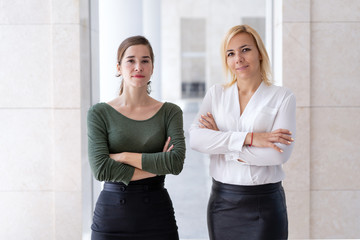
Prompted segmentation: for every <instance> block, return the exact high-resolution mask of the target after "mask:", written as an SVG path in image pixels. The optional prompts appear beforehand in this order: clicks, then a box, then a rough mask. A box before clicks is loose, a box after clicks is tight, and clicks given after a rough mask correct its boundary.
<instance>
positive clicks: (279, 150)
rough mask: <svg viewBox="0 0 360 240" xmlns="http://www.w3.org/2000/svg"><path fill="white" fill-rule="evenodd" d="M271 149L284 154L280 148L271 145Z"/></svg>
mask: <svg viewBox="0 0 360 240" xmlns="http://www.w3.org/2000/svg"><path fill="white" fill-rule="evenodd" d="M271 147H272V148H273V149H275V150H276V151H278V152H279V153H282V152H284V151H283V150H282V149H281V148H279V147H278V146H276V145H275V144H272V146H271Z"/></svg>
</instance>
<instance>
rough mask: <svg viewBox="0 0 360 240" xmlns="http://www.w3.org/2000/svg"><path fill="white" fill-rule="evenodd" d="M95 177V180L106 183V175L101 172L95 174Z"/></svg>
mask: <svg viewBox="0 0 360 240" xmlns="http://www.w3.org/2000/svg"><path fill="white" fill-rule="evenodd" d="M93 176H94V178H95V179H96V180H97V181H100V182H103V181H106V179H105V177H104V175H103V174H101V172H100V171H98V172H94V174H93Z"/></svg>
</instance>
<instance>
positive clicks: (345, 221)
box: [283, 0, 360, 239]
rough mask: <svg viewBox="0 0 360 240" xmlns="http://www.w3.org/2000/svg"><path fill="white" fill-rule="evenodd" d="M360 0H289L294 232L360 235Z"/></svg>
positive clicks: (288, 185) (286, 50)
mask: <svg viewBox="0 0 360 240" xmlns="http://www.w3.org/2000/svg"><path fill="white" fill-rule="evenodd" d="M359 9H360V1H358V0H346V1H341V0H331V1H328V0H311V1H310V0H306V1H304V0H290V1H283V83H284V85H285V86H287V87H289V88H291V89H292V90H293V91H294V92H295V94H296V97H297V138H296V145H295V149H294V153H293V155H292V159H291V161H289V163H287V164H286V166H285V168H286V172H287V179H286V180H285V183H284V185H285V189H286V191H287V196H288V209H289V222H290V238H296V239H298V238H300V239H302V238H305V239H308V238H317V239H329V238H344V239H345V238H360V228H359V226H360V199H359V193H360V179H359V177H360V175H359V170H360V162H359V161H358V159H359V158H360V150H359V145H360V138H359V133H360V130H359V129H360V128H359V127H360V123H359V121H358V120H357V119H359V117H360V108H359V105H360V95H359V92H360V89H359V84H358V82H359V80H360V70H359V68H358V65H359V63H360V47H359V45H358V41H359V39H360V15H359Z"/></svg>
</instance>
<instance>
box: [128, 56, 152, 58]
mask: <svg viewBox="0 0 360 240" xmlns="http://www.w3.org/2000/svg"><path fill="white" fill-rule="evenodd" d="M134 57H135V56H127V57H126V58H134ZM142 58H150V56H142Z"/></svg>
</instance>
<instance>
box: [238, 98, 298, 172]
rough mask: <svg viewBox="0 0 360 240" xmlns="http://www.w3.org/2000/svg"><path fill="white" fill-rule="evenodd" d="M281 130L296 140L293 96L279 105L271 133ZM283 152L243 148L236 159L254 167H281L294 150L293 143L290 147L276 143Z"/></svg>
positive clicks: (294, 101)
mask: <svg viewBox="0 0 360 240" xmlns="http://www.w3.org/2000/svg"><path fill="white" fill-rule="evenodd" d="M279 128H283V129H288V130H290V132H292V138H294V139H295V138H296V99H295V95H294V94H291V95H289V96H288V97H287V98H286V99H285V100H284V101H283V102H282V104H281V106H280V108H279V111H278V113H277V116H276V118H275V121H274V125H273V127H272V130H271V131H274V130H276V129H279ZM276 145H277V146H278V147H280V148H281V149H282V150H283V151H284V152H282V153H280V152H278V151H275V150H274V149H272V148H258V147H249V146H246V147H243V151H242V152H238V154H237V156H236V158H233V159H232V160H234V161H237V159H241V160H243V161H244V162H245V163H240V162H239V163H240V164H247V165H256V166H271V165H281V164H283V163H285V162H287V161H288V160H289V158H290V155H291V152H292V150H293V148H294V142H293V143H291V144H290V145H285V144H281V143H276Z"/></svg>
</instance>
